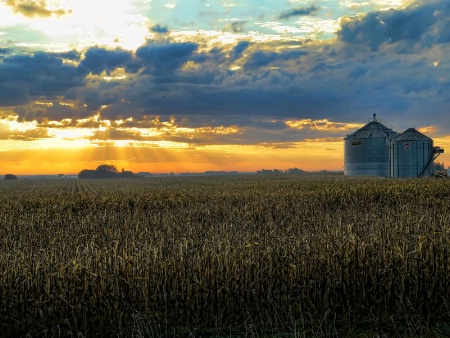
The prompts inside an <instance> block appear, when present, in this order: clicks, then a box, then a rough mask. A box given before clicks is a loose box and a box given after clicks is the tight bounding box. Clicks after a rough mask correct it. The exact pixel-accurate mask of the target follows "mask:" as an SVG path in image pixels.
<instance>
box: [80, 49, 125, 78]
mask: <svg viewBox="0 0 450 338" xmlns="http://www.w3.org/2000/svg"><path fill="white" fill-rule="evenodd" d="M131 59H132V55H131V52H129V51H126V50H123V49H115V50H108V49H105V48H100V47H92V48H89V49H88V50H87V51H86V53H85V54H84V58H83V60H82V61H81V63H80V65H79V69H80V70H81V71H82V72H84V71H86V72H87V73H92V74H94V75H98V74H101V73H102V72H103V71H105V72H106V73H107V74H110V72H111V71H113V70H115V69H116V68H118V67H125V66H126V65H127V63H129V62H130V61H131Z"/></svg>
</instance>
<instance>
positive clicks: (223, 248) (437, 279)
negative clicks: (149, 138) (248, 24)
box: [0, 174, 450, 337]
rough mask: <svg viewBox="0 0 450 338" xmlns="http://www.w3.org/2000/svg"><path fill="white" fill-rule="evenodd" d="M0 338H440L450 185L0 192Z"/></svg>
mask: <svg viewBox="0 0 450 338" xmlns="http://www.w3.org/2000/svg"><path fill="white" fill-rule="evenodd" d="M0 192H1V193H0V269H1V270H0V271H1V274H0V332H2V335H3V336H25V335H27V334H28V335H29V336H32V337H33V336H48V337H54V336H68V335H71V336H79V337H81V336H111V335H114V336H119V337H128V336H135V337H139V336H152V337H159V336H166V337H169V336H179V337H182V336H185V337H188V336H189V337H200V336H228V337H230V336H245V337H251V336H259V337H261V336H271V335H272V336H296V337H303V336H307V337H310V336H314V337H319V336H330V337H332V336H336V337H337V336H349V335H351V336H387V337H388V336H389V337H390V336H417V337H420V336H432V337H445V336H448V335H450V291H449V287H450V180H446V179H414V180H412V179H409V180H408V179H398V180H397V179H380V178H373V179H368V178H358V179H356V178H354V179H351V178H345V177H342V176H332V175H330V176H314V175H298V176H296V175H287V174H285V175H273V176H259V175H240V176H235V177H233V176H230V177H184V178H181V177H166V178H149V179H130V180H53V181H50V180H41V181H14V182H10V181H1V182H0Z"/></svg>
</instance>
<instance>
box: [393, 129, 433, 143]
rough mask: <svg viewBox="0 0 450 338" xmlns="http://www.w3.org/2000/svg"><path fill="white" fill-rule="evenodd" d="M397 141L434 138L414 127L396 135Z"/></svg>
mask: <svg viewBox="0 0 450 338" xmlns="http://www.w3.org/2000/svg"><path fill="white" fill-rule="evenodd" d="M395 141H432V139H431V138H429V137H428V136H425V135H424V134H422V133H421V132H419V131H417V130H416V129H414V128H409V129H406V130H405V131H404V132H403V133H401V134H400V135H398V136H396V137H395Z"/></svg>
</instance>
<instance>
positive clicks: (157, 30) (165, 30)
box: [150, 24, 169, 34]
mask: <svg viewBox="0 0 450 338" xmlns="http://www.w3.org/2000/svg"><path fill="white" fill-rule="evenodd" d="M150 31H151V32H153V33H157V34H166V33H168V32H169V29H168V28H167V27H166V26H161V25H159V24H156V25H154V26H152V27H150Z"/></svg>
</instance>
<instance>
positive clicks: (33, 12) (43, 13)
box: [6, 0, 71, 18]
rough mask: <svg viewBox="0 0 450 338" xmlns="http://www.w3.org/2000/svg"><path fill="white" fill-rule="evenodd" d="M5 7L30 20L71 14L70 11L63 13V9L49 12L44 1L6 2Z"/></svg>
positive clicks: (12, 0) (10, 0) (17, 0)
mask: <svg viewBox="0 0 450 338" xmlns="http://www.w3.org/2000/svg"><path fill="white" fill-rule="evenodd" d="M6 5H7V6H10V7H11V8H12V9H13V11H14V12H15V13H20V14H22V15H24V16H27V17H30V18H33V17H42V18H46V17H49V16H52V15H56V16H62V15H66V14H70V13H71V11H70V10H68V11H65V10H63V9H56V10H49V9H47V1H45V0H36V1H33V0H7V1H6Z"/></svg>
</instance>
